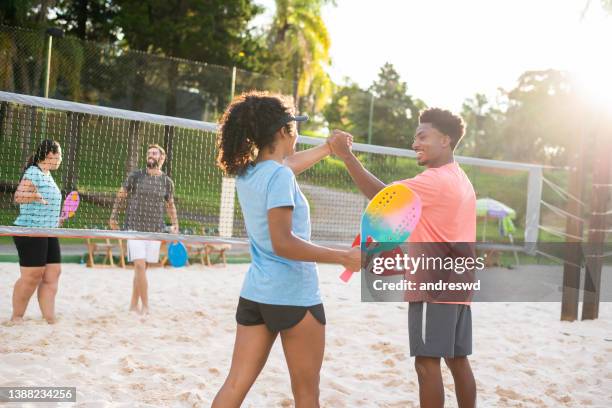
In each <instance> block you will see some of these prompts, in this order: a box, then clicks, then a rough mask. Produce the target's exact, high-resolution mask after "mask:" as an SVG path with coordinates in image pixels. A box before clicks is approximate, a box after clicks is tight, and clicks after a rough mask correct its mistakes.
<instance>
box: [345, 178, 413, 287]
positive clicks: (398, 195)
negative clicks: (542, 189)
mask: <svg viewBox="0 0 612 408" xmlns="http://www.w3.org/2000/svg"><path fill="white" fill-rule="evenodd" d="M420 217H421V199H420V198H419V196H418V195H417V194H416V193H415V192H413V191H412V190H411V189H410V188H409V187H408V186H406V185H404V184H400V183H396V184H391V185H389V186H387V187H385V188H383V189H382V190H381V191H379V192H378V194H376V195H375V196H374V198H372V200H371V201H370V202H369V203H368V205H367V207H366V209H365V211H364V213H363V216H362V217H361V234H359V235H357V237H356V238H355V241H354V242H353V246H357V245H359V244H361V248H362V251H364V250H366V251H368V247H369V246H370V244H371V243H373V242H375V243H378V244H380V245H377V246H376V247H375V248H374V249H372V250H369V251H370V252H382V251H387V250H390V249H394V248H396V247H397V246H398V245H400V244H402V243H404V242H406V240H407V239H408V238H409V237H410V234H411V233H412V231H413V230H414V228H415V227H416V225H417V223H418V222H419V218H420ZM352 275H353V272H351V271H349V270H345V271H344V272H343V273H342V275H340V279H342V280H343V281H344V282H348V281H349V279H351V276H352Z"/></svg>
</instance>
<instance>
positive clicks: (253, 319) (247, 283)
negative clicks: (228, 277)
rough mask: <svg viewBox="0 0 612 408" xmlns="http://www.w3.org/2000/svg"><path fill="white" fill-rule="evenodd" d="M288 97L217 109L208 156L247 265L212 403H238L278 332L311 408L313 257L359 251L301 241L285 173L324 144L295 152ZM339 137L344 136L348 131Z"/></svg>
mask: <svg viewBox="0 0 612 408" xmlns="http://www.w3.org/2000/svg"><path fill="white" fill-rule="evenodd" d="M306 119H307V117H305V116H295V115H294V113H293V108H292V103H291V101H290V100H289V99H287V98H285V97H282V96H280V95H271V94H268V93H263V92H256V91H252V92H249V93H245V94H243V95H241V96H239V97H238V98H236V99H235V100H234V101H233V102H232V103H231V104H230V106H229V107H228V108H227V110H226V111H225V114H224V115H223V118H222V119H221V126H220V130H219V138H218V147H219V156H218V159H217V162H218V165H219V167H221V168H222V169H223V170H224V172H225V173H226V174H228V175H233V176H237V179H236V190H237V192H238V199H239V201H240V206H241V208H242V213H243V216H244V221H245V224H246V230H247V234H248V237H249V245H250V253H251V258H252V262H251V265H250V268H249V271H248V272H247V274H246V277H245V280H244V284H243V287H242V291H241V293H240V299H239V301H238V307H237V311H236V321H237V323H238V325H237V329H236V341H235V344H234V353H233V357H232V364H231V368H230V372H229V374H228V376H227V379H226V380H225V383H224V384H223V387H222V388H221V389H220V390H219V392H218V394H217V396H216V397H215V400H214V401H213V407H223V408H227V407H238V406H240V404H241V403H242V401H243V400H244V398H245V396H246V394H247V392H248V391H249V389H250V388H251V385H252V384H253V383H254V381H255V379H256V378H257V375H258V374H259V372H260V371H261V369H262V368H263V366H264V364H265V363H266V360H267V358H268V354H269V352H270V349H271V348H272V344H273V343H274V341H275V340H276V337H277V336H278V334H279V333H280V337H281V340H282V343H283V349H284V352H285V357H286V360H287V366H288V367H289V374H290V376H291V388H292V391H293V396H294V399H295V403H296V406H302V407H315V406H318V400H319V372H320V370H321V364H322V362H323V351H324V348H325V312H324V310H323V304H322V302H321V296H320V292H319V281H318V270H317V265H316V263H315V262H324V263H337V264H342V265H344V266H345V267H346V268H348V269H350V270H352V271H358V270H359V269H360V251H359V248H354V249H351V250H336V249H330V248H325V247H321V246H318V245H315V244H313V243H311V242H310V211H309V207H308V201H307V200H306V198H305V197H304V195H303V194H302V192H301V191H300V188H299V186H298V184H297V182H296V180H295V175H296V174H299V173H301V172H302V171H304V170H306V169H308V168H309V167H311V166H312V165H314V164H315V163H317V162H318V161H320V160H321V159H323V158H324V157H326V156H327V155H329V154H330V153H331V150H330V147H329V144H327V143H323V144H322V145H320V146H317V147H314V148H312V149H308V150H305V151H301V152H299V153H296V152H295V145H296V142H297V130H296V122H297V121H303V120H306ZM339 137H344V138H345V139H346V140H345V141H346V143H351V140H349V139H348V136H339Z"/></svg>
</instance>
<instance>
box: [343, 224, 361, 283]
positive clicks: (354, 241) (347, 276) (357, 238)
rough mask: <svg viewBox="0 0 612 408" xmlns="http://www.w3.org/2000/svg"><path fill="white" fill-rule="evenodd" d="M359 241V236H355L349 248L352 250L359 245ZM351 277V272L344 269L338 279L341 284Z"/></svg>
mask: <svg viewBox="0 0 612 408" xmlns="http://www.w3.org/2000/svg"><path fill="white" fill-rule="evenodd" d="M360 241H361V234H357V236H356V237H355V239H354V240H353V244H352V245H351V248H354V247H356V246H357V245H359V243H360ZM351 276H353V272H351V271H349V270H348V269H346V270H345V271H344V272H342V275H340V279H342V282H345V283H346V282H348V281H349V280H350V279H351Z"/></svg>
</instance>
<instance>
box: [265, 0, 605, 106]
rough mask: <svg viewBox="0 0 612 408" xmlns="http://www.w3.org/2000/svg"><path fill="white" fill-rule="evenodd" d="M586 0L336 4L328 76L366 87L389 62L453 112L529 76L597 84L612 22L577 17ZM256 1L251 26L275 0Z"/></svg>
mask: <svg viewBox="0 0 612 408" xmlns="http://www.w3.org/2000/svg"><path fill="white" fill-rule="evenodd" d="M587 1H588V0H461V1H459V0H427V1H425V0H419V1H416V0H376V1H373V0H336V3H337V5H336V6H331V5H330V6H325V7H324V9H323V19H324V20H325V23H326V25H327V28H328V30H329V34H330V37H331V51H330V53H331V58H332V66H331V68H330V69H329V73H330V76H331V77H332V79H333V80H334V82H336V83H343V81H344V78H345V77H349V78H350V79H351V80H353V81H354V82H357V83H358V84H359V85H360V86H362V87H363V88H367V87H369V86H370V85H371V84H372V82H373V81H374V80H375V79H376V77H377V76H378V72H379V70H380V67H381V66H382V65H383V64H384V63H385V62H390V63H392V64H393V65H394V66H395V68H396V69H397V71H398V72H399V74H400V76H401V78H402V80H403V81H404V82H406V83H407V85H408V92H409V93H410V94H411V95H413V96H415V97H418V98H420V99H422V100H424V101H425V102H426V103H427V105H429V106H439V107H444V108H448V109H451V110H454V111H459V110H460V109H461V105H462V103H463V101H464V100H465V99H466V98H467V97H471V96H473V95H474V94H476V93H484V94H485V95H487V96H488V97H489V98H490V100H492V101H494V100H495V97H496V95H497V89H498V88H499V87H502V88H504V89H511V88H513V87H514V86H515V85H516V83H517V80H518V77H519V76H520V74H521V73H523V72H525V71H528V70H541V69H549V68H554V69H562V70H568V71H572V72H580V73H581V74H582V75H583V76H584V77H586V78H588V81H590V82H594V79H595V78H597V79H598V80H603V79H604V78H607V77H608V76H609V74H608V73H609V72H612V56H610V55H607V54H612V53H611V52H609V51H608V52H607V53H606V52H605V51H603V50H605V49H610V48H611V44H612V42H611V41H610V39H612V16H607V15H606V14H605V13H604V12H603V11H602V9H601V6H600V2H599V0H591V2H590V4H589V7H588V9H587V12H586V13H585V15H584V18H583V19H581V15H582V13H583V10H584V9H585V6H586V4H587ZM256 2H257V3H259V4H261V5H263V6H264V7H265V8H266V12H265V13H264V15H263V16H260V17H259V18H258V21H257V23H258V24H265V23H267V22H269V21H270V20H271V18H272V16H273V13H274V0H258V1H256ZM606 80H607V81H608V83H607V85H610V82H609V80H608V79H606ZM594 85H595V86H598V89H599V90H601V89H602V84H601V83H595V84H594ZM595 92H600V91H597V90H596V91H595ZM610 94H612V86H610Z"/></svg>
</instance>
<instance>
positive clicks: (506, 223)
mask: <svg viewBox="0 0 612 408" xmlns="http://www.w3.org/2000/svg"><path fill="white" fill-rule="evenodd" d="M476 215H477V216H480V217H485V224H484V228H483V232H482V240H483V242H484V241H485V239H486V238H485V237H486V231H487V218H489V217H490V218H496V219H498V220H499V225H500V234H501V235H503V236H505V235H508V238H510V243H512V244H514V239H513V238H512V233H513V232H514V230H515V228H514V223H513V222H512V219H514V218H516V211H514V210H513V209H512V208H510V207H508V206H507V205H506V204H504V203H502V202H499V201H497V200H494V199H492V198H488V197H487V198H479V199H478V200H476ZM514 259H515V260H516V264H517V265H518V263H519V260H518V255H517V253H516V251H514Z"/></svg>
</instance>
